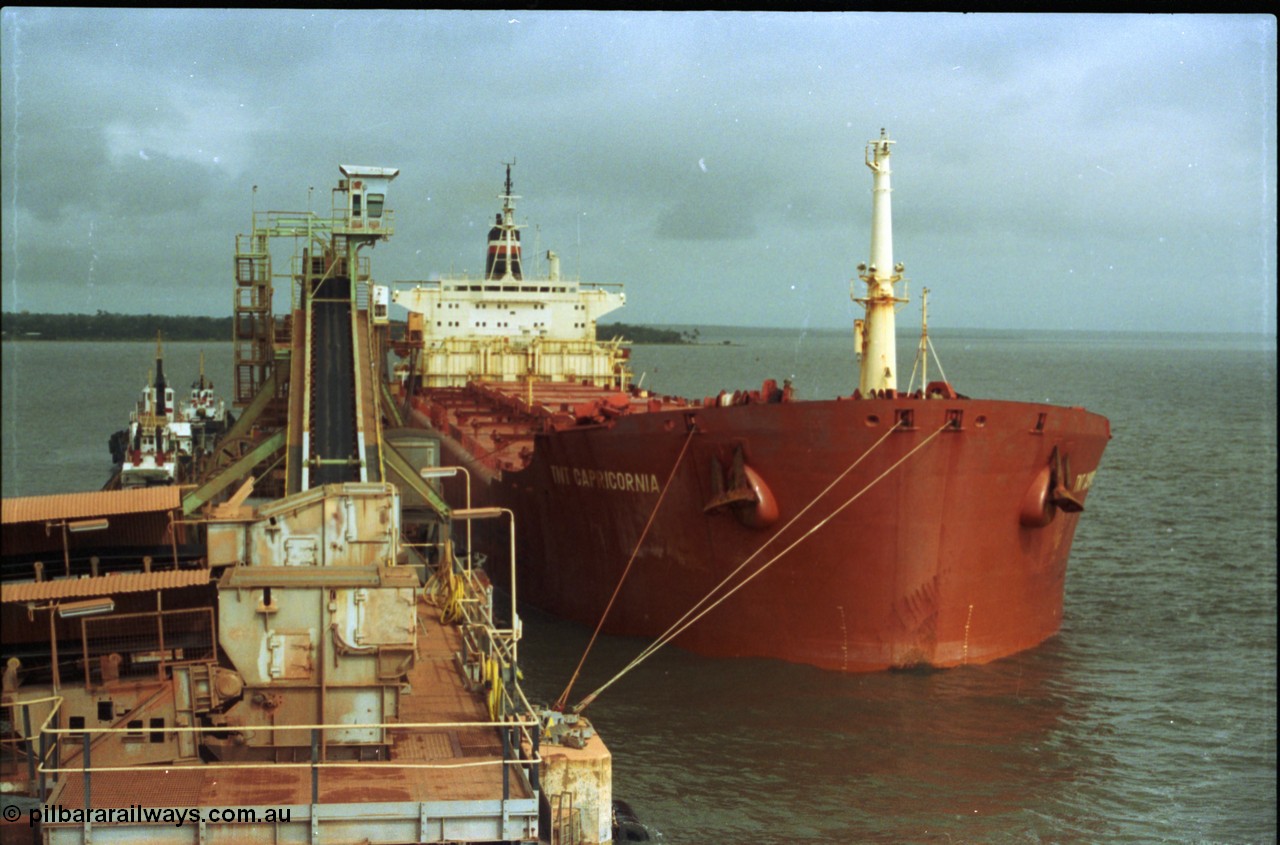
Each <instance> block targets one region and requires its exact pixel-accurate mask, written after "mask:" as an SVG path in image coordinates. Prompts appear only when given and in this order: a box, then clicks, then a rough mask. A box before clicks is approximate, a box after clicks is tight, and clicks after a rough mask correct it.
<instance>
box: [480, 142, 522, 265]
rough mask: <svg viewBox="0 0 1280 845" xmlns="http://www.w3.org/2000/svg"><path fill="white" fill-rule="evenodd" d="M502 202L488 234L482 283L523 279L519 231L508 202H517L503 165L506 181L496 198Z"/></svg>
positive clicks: (513, 206) (509, 166)
mask: <svg viewBox="0 0 1280 845" xmlns="http://www.w3.org/2000/svg"><path fill="white" fill-rule="evenodd" d="M498 198H499V199H500V200H502V211H501V212H499V213H498V214H497V215H496V216H495V219H494V221H493V228H492V229H490V230H489V253H488V255H486V256H485V261H484V277H485V279H486V280H492V281H497V280H499V279H507V278H511V279H521V278H524V274H523V271H522V270H521V268H520V227H519V226H517V225H516V222H515V214H516V208H515V205H514V204H513V203H512V200H515V199H519V197H517V196H515V195H514V194H512V193H511V165H510V164H508V165H507V180H506V182H505V183H504V184H503V193H501V194H499V195H498Z"/></svg>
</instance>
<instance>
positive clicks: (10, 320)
mask: <svg viewBox="0 0 1280 845" xmlns="http://www.w3.org/2000/svg"><path fill="white" fill-rule="evenodd" d="M0 330H3V332H4V337H5V339H6V340H154V339H155V336H156V332H157V331H159V332H160V333H161V334H162V335H163V336H164V339H165V340H200V341H209V340H215V341H216V340H226V341H230V340H231V318H230V317H174V316H165V315H161V314H112V313H111V312H109V311H99V312H98V313H96V314H32V313H30V312H27V311H5V312H3V313H0ZM699 334H700V332H699V331H698V330H697V329H693V330H692V331H676V330H675V329H659V328H653V327H651V326H633V325H630V324H627V323H599V324H597V325H596V337H597V338H598V339H600V340H612V339H613V338H615V337H618V336H619V335H621V336H622V337H623V338H625V339H626V340H629V341H631V342H632V343H697V342H698V336H699Z"/></svg>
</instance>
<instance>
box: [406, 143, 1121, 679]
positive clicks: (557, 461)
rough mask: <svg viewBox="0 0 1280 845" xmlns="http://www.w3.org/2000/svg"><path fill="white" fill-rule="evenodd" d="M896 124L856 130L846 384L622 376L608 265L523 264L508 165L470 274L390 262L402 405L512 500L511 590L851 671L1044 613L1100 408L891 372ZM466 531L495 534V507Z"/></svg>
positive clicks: (619, 630)
mask: <svg viewBox="0 0 1280 845" xmlns="http://www.w3.org/2000/svg"><path fill="white" fill-rule="evenodd" d="M893 143H894V142H893V141H892V140H890V138H889V137H888V136H887V135H886V134H885V133H884V132H883V131H882V133H881V136H880V138H878V139H876V140H872V141H869V142H868V143H867V147H866V151H865V158H864V161H865V164H866V166H867V167H868V169H870V171H871V172H872V176H873V185H872V188H873V191H872V197H873V198H872V220H871V238H870V240H871V251H870V260H869V262H867V263H864V264H860V265H859V266H858V276H859V278H860V280H861V282H862V283H864V284H865V286H866V288H865V291H861V290H854V292H853V294H852V296H853V298H854V300H855V301H856V302H858V303H859V304H861V305H862V306H863V307H864V308H865V319H860V320H857V321H856V323H855V327H854V343H853V346H854V349H853V352H854V355H855V356H856V358H857V359H858V360H859V361H860V365H861V366H860V379H859V383H858V387H857V389H856V390H854V392H853V394H852V395H849V396H836V397H832V398H829V399H822V400H814V401H808V400H804V401H802V400H800V399H798V398H797V397H796V396H795V394H794V391H793V390H792V388H791V386H790V385H789V384H787V383H785V382H784V383H783V384H782V385H781V386H780V385H779V384H778V383H777V382H776V381H774V380H764V382H763V384H762V386H761V388H760V389H759V390H734V389H730V388H726V389H725V390H723V391H721V392H720V393H719V394H718V395H717V396H713V397H707V398H704V399H685V398H680V397H675V396H667V395H661V394H659V393H656V392H653V391H651V390H644V389H641V388H640V387H638V386H637V385H635V384H632V383H631V374H630V372H629V371H628V368H627V362H628V349H627V348H626V346H625V345H624V344H622V343H620V342H618V341H617V340H614V341H597V340H596V321H597V319H598V318H599V317H600V316H602V315H604V314H606V313H609V312H611V311H613V310H614V309H616V308H618V307H621V306H622V305H623V304H624V302H625V296H624V294H623V292H622V291H621V289H620V288H619V287H618V286H607V285H586V284H580V283H579V282H578V281H576V280H571V279H566V278H564V277H562V276H561V274H560V271H559V262H558V261H557V259H556V257H555V254H554V253H551V252H549V253H547V261H548V268H549V269H548V272H547V273H546V274H545V275H541V276H539V277H537V278H531V277H529V276H527V275H526V274H525V272H524V269H525V268H524V266H523V261H522V255H521V243H520V232H519V229H520V228H521V227H520V226H519V225H518V224H517V223H516V222H515V215H514V209H515V204H514V203H515V200H516V199H518V197H517V196H515V195H514V193H513V191H512V184H511V168H510V166H508V167H507V178H506V182H505V184H504V190H503V192H502V193H501V194H499V199H500V200H501V201H502V207H501V211H500V212H499V213H498V214H497V216H496V218H495V222H494V225H493V227H492V229H491V230H490V232H489V243H488V254H487V260H486V264H485V272H484V274H483V275H482V276H480V277H478V278H476V277H467V276H448V277H441V278H439V279H436V280H433V281H425V282H417V283H404V285H407V286H402V285H397V286H395V289H394V290H393V291H392V294H391V297H392V300H393V301H394V302H395V303H397V304H399V305H401V306H403V307H404V308H406V309H407V311H408V315H407V322H406V326H405V334H404V337H403V339H401V340H399V341H398V342H396V343H395V351H396V352H397V354H398V355H399V356H400V357H401V359H402V364H401V366H400V368H399V377H398V378H397V379H395V382H396V383H398V387H399V390H400V393H399V396H400V401H401V403H402V405H403V407H404V408H405V410H406V412H407V416H408V420H407V422H408V423H409V424H411V425H415V426H418V427H421V428H424V429H430V430H432V431H434V432H437V433H438V434H439V436H440V438H441V443H442V450H443V455H444V457H443V463H446V464H449V463H452V464H456V465H458V466H460V467H462V468H464V469H465V470H466V471H467V473H468V477H467V479H466V480H467V483H468V485H473V486H474V491H473V492H472V495H473V496H474V500H475V502H476V503H477V504H480V505H495V506H500V507H504V508H509V509H510V510H511V511H513V512H514V513H515V514H517V515H518V517H519V520H520V532H519V536H518V538H517V543H516V545H517V546H518V549H519V550H518V556H519V558H520V559H521V560H522V565H521V569H520V579H519V582H518V590H519V596H520V598H521V600H524V601H527V602H529V603H531V604H533V605H535V606H537V607H540V608H542V609H544V610H546V611H548V612H550V613H552V614H555V615H559V616H561V617H564V618H568V619H572V620H576V621H578V622H581V623H583V624H585V625H589V626H599V628H600V629H601V630H603V631H605V632H607V633H613V634H619V635H633V636H641V637H650V638H660V640H661V641H664V642H665V641H668V640H671V641H674V643H675V644H676V645H677V646H682V647H684V648H686V649H689V650H691V651H694V652H698V653H701V654H705V655H711V656H719V657H734V656H752V657H766V658H777V659H781V660H787V661H793V662H799V663H807V664H812V665H815V666H819V667H822V668H825V669H831V670H837V671H845V672H864V671H878V670H885V669H891V668H904V667H917V666H925V667H951V666H959V665H963V664H974V663H983V662H987V661H990V660H994V659H997V658H1001V657H1005V656H1007V655H1011V654H1014V653H1016V652H1019V651H1022V650H1024V649H1028V648H1031V647H1033V646H1035V645H1037V644H1038V643H1040V642H1042V641H1043V640H1045V639H1046V638H1048V637H1050V636H1052V635H1053V634H1054V633H1056V632H1057V631H1058V629H1059V626H1060V625H1061V622H1062V606H1063V590H1064V584H1065V578H1066V570H1067V559H1068V555H1069V552H1070V549H1071V542H1072V538H1073V536H1074V534H1075V530H1076V526H1077V524H1078V522H1079V520H1080V516H1081V511H1082V510H1083V509H1084V506H1085V502H1086V499H1087V497H1088V493H1089V490H1090V487H1091V485H1092V484H1093V481H1094V478H1095V474H1096V472H1097V469H1098V466H1099V463H1100V461H1101V458H1102V454H1103V451H1104V449H1105V447H1106V444H1107V441H1108V440H1109V439H1110V436H1111V432H1110V425H1109V422H1108V421H1107V419H1106V418H1104V417H1102V416H1099V415H1098V414H1095V413H1091V412H1089V411H1087V410H1085V409H1084V408H1079V407H1059V406H1053V405H1047V404H1036V403H1028V402H1010V401H1000V400H994V399H979V398H970V397H968V396H965V395H963V394H961V393H960V392H958V391H957V390H956V389H955V388H954V387H953V386H952V385H951V384H950V383H948V382H946V381H932V382H928V383H925V384H924V385H923V386H922V387H920V388H919V389H917V390H914V391H910V387H909V388H908V391H900V390H899V389H898V371H897V369H898V368H897V361H896V357H895V356H896V353H895V341H896V337H895V324H894V320H895V311H896V310H897V309H898V308H899V307H900V306H901V305H902V304H903V303H905V302H906V301H907V300H906V298H905V296H902V295H900V293H899V291H897V290H896V289H895V286H896V285H898V284H899V283H900V282H902V280H903V278H904V276H903V271H904V267H903V265H902V264H901V263H896V262H895V261H894V258H893V236H892V213H891V206H890V150H891V145H892V144H893ZM922 340H923V338H922ZM460 482H461V480H459V483H460ZM477 543H479V544H482V545H481V548H482V550H483V552H484V553H485V554H487V555H489V557H490V559H491V560H493V561H496V562H500V561H502V560H503V559H504V557H505V555H504V551H503V550H504V547H505V544H506V543H507V538H506V537H505V536H504V535H503V534H502V533H501V532H497V533H495V534H493V535H487V534H485V533H483V532H480V533H477ZM499 565H500V563H499ZM498 580H499V582H500V583H501V582H502V578H501V577H499V578H498Z"/></svg>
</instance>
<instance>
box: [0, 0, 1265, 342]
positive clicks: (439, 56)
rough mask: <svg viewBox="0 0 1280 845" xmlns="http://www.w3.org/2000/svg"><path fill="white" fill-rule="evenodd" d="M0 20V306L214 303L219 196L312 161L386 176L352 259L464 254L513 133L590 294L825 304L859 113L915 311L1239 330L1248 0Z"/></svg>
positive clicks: (238, 225) (1256, 153)
mask: <svg viewBox="0 0 1280 845" xmlns="http://www.w3.org/2000/svg"><path fill="white" fill-rule="evenodd" d="M2 14H3V18H2V22H3V33H2V36H3V37H2V40H0V85H2V86H3V87H2V89H0V106H2V110H0V139H2V143H0V150H2V158H3V160H2V162H0V165H2V170H0V177H2V183H3V188H2V190H3V193H2V194H0V212H2V215H3V232H2V238H0V240H2V243H3V256H2V258H3V267H2V271H3V273H2V278H0V297H2V301H3V308H4V309H5V310H8V311H16V310H24V309H25V310H30V311H46V312H47V311H52V312H94V311H97V310H107V311H114V312H123V313H175V314H208V315H219V316H221V315H226V314H229V312H230V309H231V303H232V296H233V293H232V291H233V286H234V282H233V276H232V269H233V265H232V257H231V256H232V253H233V251H234V243H235V235H236V234H237V233H242V232H247V231H248V229H249V226H250V219H251V211H252V209H254V208H256V209H258V210H260V211H261V210H266V209H273V210H305V209H306V208H308V205H309V204H310V205H311V207H312V208H314V209H316V210H320V209H321V208H322V207H323V208H324V209H326V210H327V208H328V200H329V190H330V189H331V188H332V187H333V186H334V184H335V183H336V180H337V179H338V178H339V173H338V169H337V168H338V165H339V164H363V165H377V166H386V167H398V168H399V169H400V175H399V177H398V178H397V179H396V180H395V181H394V182H393V183H392V185H391V189H390V191H389V194H388V205H389V206H390V207H391V208H394V209H395V211H396V235H395V236H394V237H393V238H392V239H391V240H390V241H388V242H386V243H383V244H380V245H379V246H378V247H377V249H376V250H374V252H373V253H372V257H373V267H374V276H375V278H377V279H378V280H379V281H382V282H394V281H400V280H414V279H426V278H430V277H432V276H434V275H436V274H438V273H440V272H448V271H449V270H451V269H452V270H458V271H461V270H464V269H465V270H471V271H478V270H479V269H481V267H482V261H483V256H484V251H485V234H486V232H487V229H488V226H489V223H490V221H491V220H492V219H493V214H494V212H496V211H497V207H498V201H497V200H496V198H495V196H496V194H498V193H499V191H500V188H501V185H502V177H503V168H502V163H503V162H508V161H512V160H515V161H516V167H515V169H514V179H515V185H516V193H517V194H519V195H520V196H521V197H522V199H521V200H520V201H519V205H518V208H517V216H518V218H519V219H520V220H521V221H522V222H524V223H526V224H528V228H527V229H526V230H525V232H524V239H525V240H524V242H525V245H526V246H525V249H526V253H527V254H528V253H531V252H533V250H534V248H539V249H540V250H541V251H545V250H546V249H549V248H551V249H555V250H556V251H557V252H558V253H559V254H560V255H561V257H562V262H563V268H564V271H565V272H566V273H569V274H577V275H580V276H581V278H582V279H583V280H584V281H590V282H616V283H622V284H623V285H625V289H626V292H627V297H628V305H627V307H626V309H625V310H624V311H622V312H615V315H616V316H618V317H619V318H620V319H623V320H625V321H627V322H648V323H665V324H694V325H699V324H701V325H710V324H720V325H760V326H784V327H792V326H796V327H808V328H826V327H831V328H840V327H847V326H848V325H849V324H850V322H851V321H852V319H853V318H854V317H855V316H859V313H860V311H861V309H860V308H858V307H857V306H855V305H854V304H853V303H852V302H850V299H849V290H850V279H852V278H854V277H855V275H856V269H855V268H856V265H857V264H858V263H859V262H861V261H865V260H867V258H868V253H869V240H870V203H871V200H870V188H871V178H870V173H869V171H868V170H867V169H866V167H865V166H864V164H863V153H864V147H865V144H866V142H867V140H868V139H871V138H874V137H876V136H878V135H879V132H880V129H881V127H886V128H887V129H888V131H889V134H890V136H891V137H892V138H893V139H894V140H895V141H896V142H897V143H896V144H895V146H894V156H893V170H894V174H893V187H894V194H893V204H894V247H895V259H896V260H899V261H902V262H904V263H905V265H906V275H907V277H908V279H909V285H910V288H909V293H910V294H911V296H912V298H913V300H914V302H913V305H912V306H910V307H911V308H912V309H915V308H916V307H917V304H918V291H919V289H920V288H921V287H925V286H927V287H929V288H930V291H931V292H930V298H929V316H930V324H931V325H933V326H938V327H966V328H1014V329H1077V330H1104V331H1109V330H1119V331H1210V332H1219V331H1224V332H1237V331H1255V332H1256V331H1262V332H1268V333H1274V332H1275V327H1276V294H1275V292H1276V158H1277V153H1276V118H1277V116H1276V46H1277V44H1276V21H1275V19H1274V18H1273V17H1270V16H1264V15H1258V16H1254V15H1221V16H1217V15H1126V14H1117V15H1049V14H1025V15H984V14H944V13H939V14H888V13H765V12H746V13H719V12H717V13H694V12H619V13H614V12H574V11H564V12H557V11H539V12H528V11H520V12H500V11H477V12H446V11H424V12H392V11H381V12H357V11H347V12H343V11H337V12H333V11H306V10H273V11H251V10H209V11H200V10H172V11H166V10H147V9H132V10H119V9H113V10H87V9H35V8H30V9H28V8H14V7H6V8H5V9H4V10H3V13H2ZM255 185H256V186H257V192H256V193H255V192H254V190H253V187H254V186H255ZM859 287H861V285H860V286H859Z"/></svg>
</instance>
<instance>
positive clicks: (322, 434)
mask: <svg viewBox="0 0 1280 845" xmlns="http://www.w3.org/2000/svg"><path fill="white" fill-rule="evenodd" d="M351 318H352V309H351V303H350V302H349V301H346V300H343V301H335V300H313V301H312V303H311V320H312V322H311V326H312V336H311V372H310V373H308V374H307V375H308V378H309V381H310V384H309V385H308V386H307V389H308V390H309V391H310V392H311V419H310V420H309V422H310V428H311V455H312V456H313V457H319V458H320V459H322V460H323V461H336V460H343V459H345V460H351V459H354V458H357V457H358V452H357V444H356V395H355V377H354V369H353V368H354V367H355V359H354V357H353V350H352V341H351V338H352V331H351V329H352V326H351ZM359 480H360V467H359V464H356V463H347V464H338V463H321V464H319V465H318V466H317V467H315V468H314V469H313V470H312V472H311V486H313V487H318V486H320V485H322V484H336V483H340V482H344V481H359Z"/></svg>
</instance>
